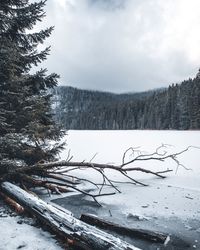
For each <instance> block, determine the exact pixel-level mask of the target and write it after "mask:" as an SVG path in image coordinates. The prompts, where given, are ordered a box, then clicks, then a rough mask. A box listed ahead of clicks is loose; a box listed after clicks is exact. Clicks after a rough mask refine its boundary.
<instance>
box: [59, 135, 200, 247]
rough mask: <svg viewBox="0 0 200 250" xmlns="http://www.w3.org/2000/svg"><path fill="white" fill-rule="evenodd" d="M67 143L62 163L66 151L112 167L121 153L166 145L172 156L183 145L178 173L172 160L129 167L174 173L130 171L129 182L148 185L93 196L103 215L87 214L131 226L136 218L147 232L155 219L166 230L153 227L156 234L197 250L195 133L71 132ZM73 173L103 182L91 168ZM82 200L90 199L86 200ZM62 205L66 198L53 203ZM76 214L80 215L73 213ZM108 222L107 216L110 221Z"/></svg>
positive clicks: (199, 180)
mask: <svg viewBox="0 0 200 250" xmlns="http://www.w3.org/2000/svg"><path fill="white" fill-rule="evenodd" d="M66 140H67V144H68V145H67V147H66V150H65V151H64V152H63V153H62V154H61V159H65V158H66V157H67V155H68V151H69V150H70V153H71V155H72V156H73V161H83V160H85V161H90V160H91V159H92V158H93V156H94V155H96V156H95V158H94V159H93V162H96V163H112V164H120V163H121V162H122V157H123V153H124V152H125V150H126V149H128V148H129V147H134V148H137V147H139V150H141V151H142V153H147V152H148V153H152V152H155V150H156V148H158V147H159V146H160V145H162V144H166V145H168V147H167V151H168V152H169V153H170V152H171V153H175V152H179V151H182V150H184V149H185V148H187V147H188V146H193V147H192V148H190V149H189V150H188V151H187V152H185V153H183V154H182V155H180V156H179V157H178V160H179V161H180V162H181V164H183V166H179V167H178V169H177V164H176V163H175V162H173V161H172V160H167V161H166V162H157V161H148V162H140V163H137V164H134V166H138V167H143V168H147V169H149V170H153V171H155V170H165V169H172V170H173V172H169V173H167V174H166V176H167V178H166V179H160V178H157V177H155V176H152V175H149V174H145V173H140V172H133V173H131V176H132V177H133V178H134V179H136V180H139V181H142V182H144V183H145V184H148V185H149V186H148V187H142V186H139V185H128V184H120V185H118V188H119V189H120V191H121V193H117V194H116V195H113V196H103V197H99V198H98V201H99V202H100V203H101V204H102V205H103V207H104V212H100V211H97V212H96V211H95V210H94V209H93V210H92V212H95V213H96V214H98V215H99V216H103V217H109V216H110V215H109V214H112V215H113V217H114V216H116V217H117V218H116V217H115V220H118V222H119V223H129V222H130V220H131V217H132V218H133V220H132V222H134V225H135V223H136V218H139V219H138V220H137V221H142V223H143V224H144V226H147V227H148V228H149V227H150V229H151V227H152V225H153V224H154V222H155V220H156V221H157V222H156V223H158V221H160V225H162V224H163V221H164V222H165V226H164V227H162V228H160V227H157V229H158V230H161V231H163V230H164V231H165V230H167V232H170V233H177V234H179V236H180V237H183V238H187V237H188V241H191V244H193V245H195V246H196V247H197V248H198V247H199V249H200V245H198V244H199V243H195V242H196V240H197V239H198V238H199V237H200V166H199V154H200V131H147V130H145V131H138V130H137V131H134V130H132V131H127V130H126V131H73V130H72V131H68V136H67V137H66ZM137 149H138V148H137ZM75 173H76V174H77V175H80V177H82V178H89V179H91V180H95V181H96V182H100V181H102V179H101V176H99V175H98V174H97V173H96V172H94V171H93V170H91V169H89V170H88V171H79V172H77V171H75ZM106 173H107V175H108V176H109V177H111V178H112V179H118V180H124V178H123V177H122V176H119V174H118V173H116V172H114V171H107V172H106ZM89 187H90V185H89V184H85V186H84V188H89ZM106 191H109V190H105V192H106ZM74 199H75V198H74ZM84 199H86V200H91V198H84ZM69 200H70V198H69V199H68V200H67V201H68V202H69ZM67 201H66V202H65V199H61V200H60V201H59V200H58V202H57V203H58V204H61V205H63V206H66V208H68V206H69V205H67ZM70 206H71V207H70V209H71V210H74V212H76V209H77V207H76V206H74V207H73V206H72V205H70ZM88 209H89V208H88V206H87V208H86V210H84V206H81V209H80V208H78V210H80V211H79V212H80V213H82V212H87V210H88ZM106 211H107V212H106ZM108 211H109V212H108ZM116 211H117V212H116ZM89 212H90V209H89ZM120 214H121V215H120ZM77 215H79V214H78V213H77ZM131 215H132V216H131ZM145 218H149V221H150V223H149V224H148V222H146V224H145V220H146V219H145ZM109 219H112V218H111V217H109ZM125 219H126V220H127V222H126V221H125ZM147 221H148V219H147ZM156 223H155V224H156ZM141 225H142V224H141V222H140V226H141ZM129 226H130V225H129ZM156 226H157V225H156ZM175 229H176V230H175ZM173 230H174V231H173ZM136 246H137V245H136Z"/></svg>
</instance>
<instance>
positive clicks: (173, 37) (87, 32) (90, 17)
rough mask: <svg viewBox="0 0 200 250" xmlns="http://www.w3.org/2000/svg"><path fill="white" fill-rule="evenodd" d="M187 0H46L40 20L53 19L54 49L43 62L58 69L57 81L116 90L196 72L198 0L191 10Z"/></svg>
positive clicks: (165, 82)
mask: <svg viewBox="0 0 200 250" xmlns="http://www.w3.org/2000/svg"><path fill="white" fill-rule="evenodd" d="M187 3H188V2H187V0H182V1H179V0H168V1H161V0H151V1H149V0H148V1H147V0H124V1H122V0H93V1H92V0H81V1H80V0H49V1H48V6H47V19H46V20H45V23H44V25H45V26H46V25H48V24H50V25H52V24H54V25H55V31H54V33H53V35H52V37H51V38H50V39H49V40H48V41H47V44H51V45H52V52H51V55H50V57H49V58H48V60H47V62H46V64H45V66H47V68H48V69H49V70H50V71H55V72H57V73H59V74H60V75H61V80H60V84H65V85H72V86H76V87H81V88H90V89H98V90H106V91H114V92H127V91H142V90H147V89H151V88H158V87H163V86H167V85H168V84H170V83H172V82H179V81H181V80H184V79H186V78H188V77H191V76H194V75H195V73H196V71H197V69H198V67H199V65H198V64H199V59H198V58H200V49H199V46H198V44H199V43H198V42H197V41H199V40H200V36H199V32H198V26H199V25H198V24H199V22H200V17H199V15H197V14H198V12H197V11H196V10H197V5H198V6H199V7H200V3H199V0H194V3H195V4H196V5H195V4H194V6H193V7H194V8H192V9H191V10H192V11H193V12H192V13H190V11H191V10H188V5H187ZM189 6H192V3H190V5H189ZM180 7H181V8H180ZM183 7H184V8H183ZM186 11H187V18H185V15H184V14H185V12H186ZM195 11H196V12H195ZM195 13H196V14H195ZM175 14H177V15H175ZM190 14H191V16H190ZM194 17H196V19H194ZM194 20H196V21H195V22H194ZM180 24H181V26H180ZM190 26H191V27H190ZM191 28H192V29H191ZM198 39H199V40H198ZM193 43H194V44H193ZM191 44H192V45H191Z"/></svg>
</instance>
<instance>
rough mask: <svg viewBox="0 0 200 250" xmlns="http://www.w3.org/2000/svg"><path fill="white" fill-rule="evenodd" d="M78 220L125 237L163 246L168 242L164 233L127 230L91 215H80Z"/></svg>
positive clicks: (134, 229) (135, 229) (136, 229)
mask: <svg viewBox="0 0 200 250" xmlns="http://www.w3.org/2000/svg"><path fill="white" fill-rule="evenodd" d="M80 220H81V221H84V222H86V223H88V224H90V225H93V226H97V227H100V228H102V229H109V230H112V231H114V232H116V233H119V234H123V235H127V236H130V237H133V238H134V237H135V238H141V239H145V240H148V241H151V242H157V243H163V244H164V243H165V242H166V241H169V236H168V235H166V234H164V233H160V232H154V231H149V230H144V229H138V228H128V227H125V226H121V225H119V224H115V223H113V222H110V221H107V220H105V219H100V218H98V217H97V216H95V215H92V214H82V215H81V218H80Z"/></svg>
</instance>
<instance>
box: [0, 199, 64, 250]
mask: <svg viewBox="0 0 200 250" xmlns="http://www.w3.org/2000/svg"><path fill="white" fill-rule="evenodd" d="M15 249H23V250H25V249H26V250H46V249H48V250H61V249H62V248H61V247H60V246H59V245H58V243H57V242H56V240H55V239H53V236H52V235H51V234H50V233H48V232H46V231H44V230H42V229H41V228H38V227H36V224H35V222H34V221H33V220H32V219H30V218H22V217H20V216H16V214H15V213H12V214H11V213H10V212H9V214H8V210H7V208H6V207H5V206H4V205H3V204H2V203H0V250H15Z"/></svg>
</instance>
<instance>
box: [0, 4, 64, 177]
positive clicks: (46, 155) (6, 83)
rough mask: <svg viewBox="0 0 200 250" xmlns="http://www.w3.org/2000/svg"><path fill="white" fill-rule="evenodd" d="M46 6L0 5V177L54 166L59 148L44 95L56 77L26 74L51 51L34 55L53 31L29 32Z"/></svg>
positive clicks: (48, 101)
mask: <svg viewBox="0 0 200 250" xmlns="http://www.w3.org/2000/svg"><path fill="white" fill-rule="evenodd" d="M45 2H46V1H40V2H37V3H29V0H1V2H0V173H1V172H4V170H5V168H8V167H9V168H15V167H17V166H21V165H25V166H29V165H33V164H35V163H37V162H40V161H49V160H55V159H56V155H57V153H58V152H59V151H60V150H61V149H62V147H63V144H59V142H58V141H59V140H60V138H61V137H62V136H63V132H62V131H61V129H60V128H59V127H57V126H56V125H55V123H54V121H53V118H52V112H51V95H50V94H49V93H50V89H52V88H54V87H55V86H56V85H57V79H58V75H57V74H55V73H53V74H50V75H48V74H47V70H46V69H41V70H39V71H36V72H35V73H34V74H32V73H31V72H32V71H33V67H34V66H38V65H39V64H40V63H41V62H42V61H43V60H45V59H46V57H47V55H48V54H49V51H50V48H49V47H48V48H46V49H44V50H43V51H38V50H37V46H38V45H39V44H42V43H43V42H44V40H45V39H46V38H47V37H49V36H50V34H51V32H52V30H53V27H50V28H47V29H45V30H41V31H39V32H36V33H33V32H32V31H31V30H32V29H33V27H34V25H35V24H36V23H37V22H38V21H41V20H42V18H43V17H44V16H45V12H44V10H43V9H44V6H45ZM30 71H31V72H30ZM52 140H54V141H57V142H56V143H55V144H53V143H50V141H52Z"/></svg>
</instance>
